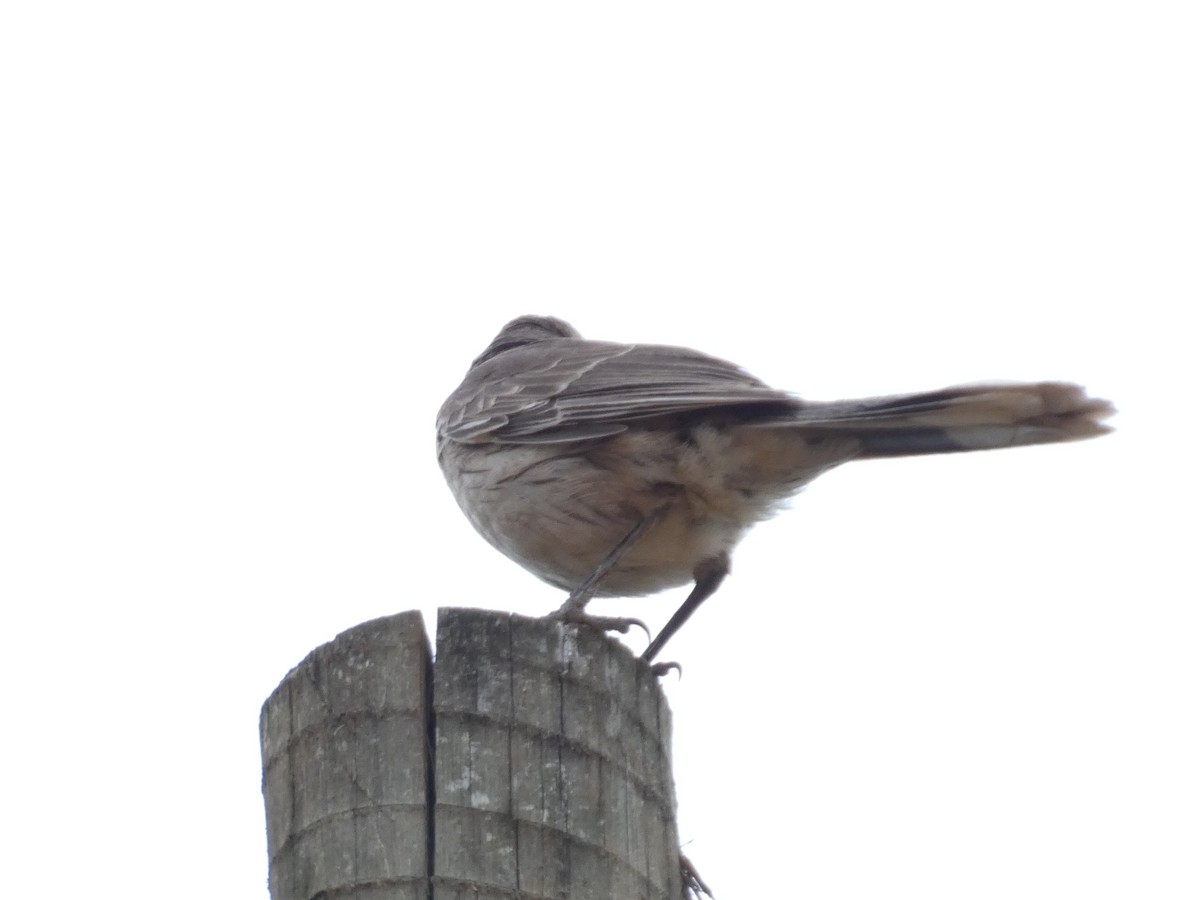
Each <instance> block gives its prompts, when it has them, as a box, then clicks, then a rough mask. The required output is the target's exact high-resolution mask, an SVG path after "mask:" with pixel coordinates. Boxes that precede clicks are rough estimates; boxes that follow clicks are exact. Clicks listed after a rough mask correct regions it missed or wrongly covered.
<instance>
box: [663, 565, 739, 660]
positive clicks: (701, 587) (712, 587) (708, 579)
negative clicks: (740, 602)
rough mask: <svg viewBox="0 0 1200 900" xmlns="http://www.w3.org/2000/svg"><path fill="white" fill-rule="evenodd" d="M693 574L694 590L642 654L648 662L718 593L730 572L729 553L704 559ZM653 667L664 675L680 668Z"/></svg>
mask: <svg viewBox="0 0 1200 900" xmlns="http://www.w3.org/2000/svg"><path fill="white" fill-rule="evenodd" d="M693 574H694V575H695V577H696V584H695V586H694V587H693V588H692V592H691V593H690V594H688V595H687V599H686V600H684V601H683V605H682V606H680V607H679V609H677V610H675V615H673V616H671V620H670V621H669V622H667V624H666V625H664V626H663V630H662V631H660V632H659V633H658V637H656V638H655V639H654V640H652V641H651V642H650V646H649V647H647V648H646V652H644V653H643V654H642V659H644V660H645V661H646V662H652V661H653V660H654V657H655V656H657V655H658V651H659V650H661V649H662V648H663V645H665V644H666V643H667V641H669V640H670V639H671V636H672V635H673V634H675V632H677V631H678V630H679V629H680V628H681V627H682V626H683V623H684V622H686V621H687V620H688V619H689V618H690V617H691V615H692V613H694V612H695V611H696V610H697V609H698V608H699V607H700V604H701V603H703V602H704V601H705V600H707V599H708V598H709V597H711V596H712V595H713V594H714V593H716V590H717V588H719V587H720V586H721V582H722V581H724V580H725V576H726V575H728V574H729V554H728V553H722V554H720V555H719V556H713V557H710V558H709V559H706V560H704V561H702V562H701V563H700V565H698V566H696V571H695V572H694V573H693ZM653 668H654V670H655V672H656V673H657V674H659V675H662V674H664V673H665V672H666V671H667V670H669V669H672V668H678V664H677V663H660V664H659V665H657V666H654V667H653Z"/></svg>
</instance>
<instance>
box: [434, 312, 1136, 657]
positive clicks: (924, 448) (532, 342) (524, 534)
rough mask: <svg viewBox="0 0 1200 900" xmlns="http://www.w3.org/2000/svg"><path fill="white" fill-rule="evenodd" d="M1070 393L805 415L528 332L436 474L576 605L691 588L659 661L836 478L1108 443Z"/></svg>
mask: <svg viewBox="0 0 1200 900" xmlns="http://www.w3.org/2000/svg"><path fill="white" fill-rule="evenodd" d="M1113 411H1114V410H1113V407H1112V405H1111V404H1110V403H1109V402H1107V401H1105V400H1097V399H1093V398H1090V397H1088V396H1087V394H1086V393H1085V392H1084V390H1083V389H1082V388H1080V387H1078V386H1077V385H1074V384H1065V383H1061V382H1041V383H1037V384H995V385H973V386H965V387H952V388H946V389H944V390H939V391H930V392H926V393H917V394H901V395H896V396H889V397H874V398H870V399H865V400H838V401H833V402H814V401H808V400H801V399H800V398H798V397H795V396H793V395H792V394H789V393H786V392H784V391H779V390H775V389H774V388H771V387H768V386H767V385H765V384H763V383H762V382H761V381H759V380H758V379H757V378H755V377H754V376H752V375H750V374H748V373H747V372H745V371H744V370H743V369H741V368H739V367H738V366H735V365H733V364H732V363H728V362H725V361H724V360H721V359H717V358H715V357H712V356H707V355H705V354H703V353H699V352H697V351H695V350H689V349H686V348H683V347H666V346H657V345H650V344H617V343H609V342H605V341H589V340H584V339H583V338H582V337H581V336H580V334H579V332H577V331H576V330H575V329H574V328H572V327H571V326H570V325H568V324H567V323H566V322H563V321H562V320H560V319H554V318H550V317H546V316H521V317H520V318H517V319H514V320H513V321H511V322H509V323H508V324H507V325H505V326H504V327H503V328H502V329H501V330H500V333H499V334H498V335H496V337H495V339H494V340H493V341H492V342H491V344H489V345H488V347H487V349H486V350H484V351H483V353H482V354H480V356H479V357H478V358H476V359H475V361H474V362H473V363H472V364H471V368H470V369H469V370H468V371H467V375H466V377H465V378H464V379H463V383H462V384H461V385H459V387H458V388H457V390H455V391H454V393H452V394H451V395H450V397H449V398H448V399H447V400H446V402H445V403H444V404H443V406H442V408H441V411H440V412H439V413H438V417H437V453H438V462H439V464H440V465H441V467H442V472H443V473H444V474H445V476H446V481H447V482H448V483H449V485H450V489H451V490H452V491H453V493H454V496H455V498H456V499H457V500H458V504H459V506H460V507H462V510H463V512H464V513H466V516H467V518H468V519H470V520H471V524H472V525H474V526H475V528H476V529H477V530H478V531H479V533H480V534H482V535H483V536H484V537H485V538H486V539H487V540H488V542H490V543H491V544H492V545H493V546H494V547H496V548H497V549H498V550H500V551H501V552H502V553H504V554H505V555H506V556H508V557H509V558H510V559H512V560H514V561H516V562H518V563H520V564H521V565H522V566H524V567H525V568H526V569H528V570H529V571H530V572H532V573H533V574H535V575H537V576H538V577H539V578H541V579H543V580H544V581H547V582H549V583H550V584H552V585H555V586H556V587H559V588H562V589H563V590H565V591H569V592H570V594H569V596H568V598H567V600H566V602H565V603H564V604H563V606H562V608H561V609H560V610H559V611H558V612H557V613H555V615H557V616H559V617H561V618H562V619H564V620H566V621H572V622H583V623H590V624H594V625H597V626H599V627H601V628H609V629H616V630H621V631H624V630H626V629H627V628H628V626H629V625H630V624H631V623H636V624H640V623H638V622H637V620H635V619H624V618H611V617H600V616H591V615H588V614H587V613H586V612H585V610H584V607H585V605H586V604H587V601H588V600H589V599H590V598H591V597H593V596H633V595H641V594H649V593H653V592H655V591H660V590H663V589H664V588H669V587H674V586H677V585H681V584H686V583H688V582H689V581H694V587H693V589H692V591H691V594H690V595H689V596H688V598H687V599H686V600H685V601H684V603H683V605H682V606H681V607H680V608H679V610H678V611H677V612H676V613H675V615H674V616H673V617H672V618H671V620H670V622H668V624H667V625H666V627H665V628H664V629H663V631H662V632H661V633H660V634H659V635H658V637H656V638H655V639H654V640H653V641H652V642H651V643H650V646H649V647H648V648H647V649H646V651H645V653H644V654H643V658H644V659H646V660H647V661H649V660H653V658H654V657H655V655H656V654H657V653H658V651H659V650H661V649H662V646H663V645H664V644H665V643H666V642H667V640H668V639H669V638H670V637H671V635H672V634H673V633H674V632H675V631H676V630H678V628H679V627H680V626H681V625H682V624H683V622H684V621H685V620H686V619H687V618H688V616H690V615H691V613H692V612H694V611H695V609H696V608H697V607H698V606H699V605H700V604H701V603H702V602H703V601H704V600H705V599H706V598H708V597H709V596H711V595H712V593H713V592H714V591H715V590H716V589H717V587H718V586H719V585H720V583H721V581H722V579H724V577H725V576H726V574H727V573H728V572H729V560H730V553H731V552H732V550H733V548H734V547H735V546H736V545H737V543H738V541H740V540H741V539H742V537H743V536H744V535H745V534H746V532H747V530H749V528H750V527H751V526H752V525H754V524H755V523H756V522H759V521H761V520H763V519H765V518H767V517H769V516H770V515H771V514H772V513H773V512H774V511H775V510H777V509H778V508H779V507H780V506H781V505H782V504H783V503H784V501H786V500H787V499H788V498H789V497H791V496H792V495H793V494H795V493H796V492H797V491H799V490H800V489H801V488H803V487H804V486H805V485H806V484H808V482H810V481H812V480H813V479H814V478H816V477H817V476H818V475H820V474H821V473H822V472H826V471H828V470H829V469H832V468H833V467H834V466H838V465H841V464H842V463H844V462H849V461H851V460H860V459H878V458H882V457H891V456H910V455H916V454H925V453H953V452H958V451H963V450H988V449H994V448H1000V447H1018V446H1021V445H1024V444H1045V443H1053V442H1057V441H1070V440H1077V439H1080V438H1088V437H1094V436H1096V435H1100V434H1104V433H1105V432H1107V431H1108V430H1109V428H1108V426H1106V425H1104V424H1103V421H1102V420H1103V419H1105V418H1106V417H1107V416H1109V415H1111V414H1112V413H1113Z"/></svg>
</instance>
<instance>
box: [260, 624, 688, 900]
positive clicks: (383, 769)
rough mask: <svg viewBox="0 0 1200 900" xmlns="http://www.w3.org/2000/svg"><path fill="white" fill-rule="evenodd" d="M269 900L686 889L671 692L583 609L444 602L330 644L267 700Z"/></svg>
mask: <svg viewBox="0 0 1200 900" xmlns="http://www.w3.org/2000/svg"><path fill="white" fill-rule="evenodd" d="M261 724H262V745H263V766H264V769H263V771H264V777H263V793H264V797H265V799H266V805H267V833H268V834H267V836H268V847H269V851H270V868H271V875H270V882H271V897H272V900H313V898H316V897H321V898H326V897H327V898H330V900H333V898H355V900H415V898H419V900H467V898H470V900H500V898H504V900H679V898H681V897H682V895H683V894H682V892H683V887H682V885H681V883H680V864H679V850H678V837H677V834H676V829H675V797H674V788H673V782H672V778H671V768H670V760H671V753H670V731H671V727H670V711H669V709H668V707H667V704H666V701H665V699H664V697H663V694H662V691H661V689H660V687H659V684H658V679H657V678H656V677H655V676H654V675H653V674H651V673H650V671H649V670H648V669H647V668H646V666H644V665H643V664H641V663H639V662H638V661H637V660H636V659H635V658H634V657H633V656H632V654H631V653H630V652H629V651H628V650H627V649H626V648H625V647H624V646H623V645H622V644H620V643H619V642H617V641H614V640H611V639H609V638H607V637H605V636H604V635H601V634H600V633H598V632H596V631H593V630H591V629H587V628H578V627H575V626H564V625H562V624H559V623H556V622H552V621H549V620H546V619H527V618H523V617H520V616H515V615H509V614H507V613H496V612H485V611H481V610H466V609H447V610H442V611H441V613H440V616H439V621H438V630H437V660H436V663H435V664H434V665H433V666H432V670H431V668H430V665H429V649H428V646H427V642H426V639H425V636H424V632H423V631H422V629H421V621H420V617H419V615H418V614H417V613H412V612H410V613H401V614H400V615H397V616H392V617H390V618H387V619H380V620H377V621H375V622H367V623H365V624H363V625H360V626H358V627H356V628H352V629H350V630H349V631H347V632H345V633H343V634H341V635H339V636H338V637H337V638H336V639H335V640H333V641H332V642H330V643H329V644H326V645H324V646H322V647H319V648H318V649H317V650H315V651H313V652H312V653H311V654H309V656H308V657H307V658H306V659H305V660H304V662H302V663H301V664H300V665H299V666H297V667H296V668H295V669H294V670H292V672H290V673H289V674H288V676H287V677H286V678H285V679H284V680H283V682H282V683H281V684H280V686H279V687H278V688H277V689H276V690H275V692H274V693H273V694H272V695H271V697H270V698H269V699H268V700H267V702H266V704H265V705H264V707H263V714H262V723H261Z"/></svg>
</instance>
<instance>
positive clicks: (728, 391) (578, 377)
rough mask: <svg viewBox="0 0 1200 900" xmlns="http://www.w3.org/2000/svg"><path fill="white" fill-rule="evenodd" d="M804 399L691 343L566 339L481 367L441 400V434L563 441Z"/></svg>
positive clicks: (502, 356) (532, 346) (511, 353)
mask: <svg viewBox="0 0 1200 900" xmlns="http://www.w3.org/2000/svg"><path fill="white" fill-rule="evenodd" d="M797 402H798V401H797V400H796V398H795V397H793V396H792V395H790V394H787V393H785V392H783V391H777V390H774V389H772V388H770V387H768V386H767V385H765V384H763V383H762V382H761V381H759V380H758V379H757V378H755V377H754V376H752V375H750V374H749V373H747V372H745V371H743V370H742V369H740V368H738V367H737V366H735V365H733V364H732V363H728V362H725V361H724V360H721V359H717V358H716V357H712V356H707V355H705V354H703V353H697V352H696V351H694V350H688V349H686V348H682V347H662V346H656V345H649V344H613V343H606V342H602V341H581V340H573V339H569V338H564V339H561V340H558V339H556V340H546V341H538V342H537V343H534V344H529V345H527V346H524V347H519V348H516V349H513V350H510V351H507V352H505V353H502V354H500V355H499V356H496V357H494V358H492V359H489V360H488V361H487V362H485V363H482V364H480V365H478V366H476V367H475V368H474V369H472V370H471V371H470V372H469V373H468V375H467V378H466V380H465V381H464V382H463V384H462V386H461V387H459V389H458V390H457V391H455V392H454V394H452V395H451V397H450V398H449V399H448V400H447V401H446V404H445V405H444V406H443V407H442V410H441V412H440V413H439V415H438V431H439V433H440V434H442V435H444V436H445V437H447V438H449V439H451V440H455V441H460V442H467V443H487V442H491V441H503V442H510V443H556V442H561V441H575V440H582V439H585V438H593V437H603V436H605V435H610V434H618V433H620V432H621V431H624V430H625V428H626V427H628V425H629V424H630V423H632V422H636V421H640V420H643V419H650V418H656V417H661V416H671V415H678V414H683V413H688V412H694V411H697V410H701V409H714V408H720V407H730V406H746V405H750V406H753V405H767V406H769V405H778V404H781V403H784V404H789V405H790V404H794V403H797Z"/></svg>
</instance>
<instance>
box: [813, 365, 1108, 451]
mask: <svg viewBox="0 0 1200 900" xmlns="http://www.w3.org/2000/svg"><path fill="white" fill-rule="evenodd" d="M1115 411H1116V410H1115V409H1114V407H1113V405H1112V404H1111V403H1109V402H1108V401H1107V400H1099V399H1096V398H1094V397H1089V396H1088V395H1087V393H1086V392H1085V391H1084V389H1083V388H1081V387H1079V386H1078V385H1074V384H1067V383H1064V382H1042V383H1039V384H1011V385H1006V384H992V385H970V386H964V387H955V388H947V389H945V390H941V391H930V392H926V393H920V394H904V395H898V396H893V397H876V398H872V399H869V400H853V401H838V402H833V403H812V404H806V405H805V406H804V408H803V409H801V410H799V411H798V412H797V413H796V415H795V418H794V419H793V421H794V422H795V424H796V425H798V426H800V427H801V428H802V429H803V430H804V431H805V432H806V433H827V434H829V435H830V436H834V435H836V436H842V437H845V436H848V437H853V438H855V439H856V440H858V441H859V442H860V444H861V446H862V448H863V449H862V453H861V454H860V456H859V458H860V459H864V458H865V459H869V458H873V457H885V456H911V455H915V454H922V453H953V452H959V451H965V450H990V449H996V448H1001V447H1019V446H1023V445H1026V444H1048V443H1056V442H1058V441H1074V440H1081V439H1083V438H1089V437H1095V436H1097V435H1101V434H1105V433H1107V432H1108V431H1111V430H1112V429H1111V428H1110V426H1108V425H1106V424H1104V421H1103V420H1104V419H1106V418H1107V417H1108V416H1110V415H1112V414H1113V413H1114V412H1115Z"/></svg>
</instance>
